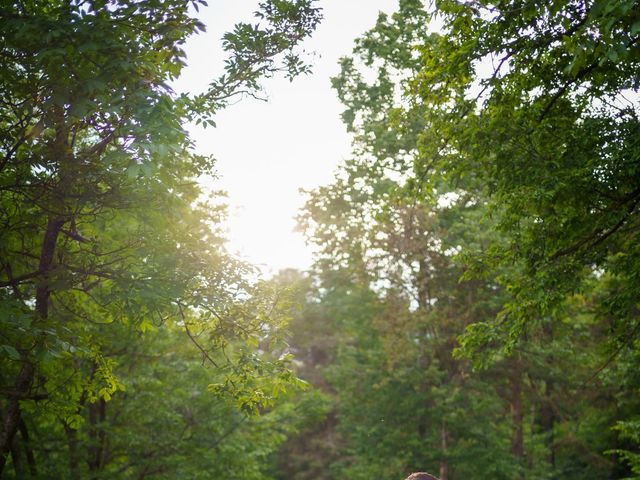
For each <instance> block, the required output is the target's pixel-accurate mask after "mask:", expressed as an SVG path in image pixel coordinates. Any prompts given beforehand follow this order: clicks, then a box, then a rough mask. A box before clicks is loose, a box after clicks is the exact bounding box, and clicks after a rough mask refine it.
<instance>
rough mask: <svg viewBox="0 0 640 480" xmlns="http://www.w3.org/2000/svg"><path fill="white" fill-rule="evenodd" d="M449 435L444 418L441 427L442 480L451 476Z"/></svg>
mask: <svg viewBox="0 0 640 480" xmlns="http://www.w3.org/2000/svg"><path fill="white" fill-rule="evenodd" d="M448 436H449V433H448V432H447V425H446V423H445V422H444V420H442V427H441V428H440V448H441V449H442V458H441V460H440V480H447V479H448V478H449V459H448V458H447V447H448Z"/></svg>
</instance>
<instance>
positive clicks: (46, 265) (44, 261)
mask: <svg viewBox="0 0 640 480" xmlns="http://www.w3.org/2000/svg"><path fill="white" fill-rule="evenodd" d="M62 225H64V221H63V220H60V219H59V218H57V217H55V218H54V217H53V216H50V217H49V220H48V221H47V230H46V231H45V234H44V240H43V243H42V249H41V251H40V263H39V266H38V271H39V273H40V275H41V277H40V278H39V279H38V281H39V284H38V287H37V288H36V306H35V307H36V313H37V319H38V320H40V321H42V320H46V319H47V317H48V316H49V297H50V295H51V292H50V290H49V285H48V278H47V277H48V274H49V273H50V272H51V267H52V264H53V256H54V253H55V249H56V242H57V240H58V235H59V233H60V229H61V228H62ZM34 375H35V367H34V365H33V363H32V362H31V360H29V359H28V358H26V354H22V368H21V369H20V373H19V374H18V378H17V379H16V382H15V385H14V389H13V392H12V394H11V396H10V398H9V406H8V408H7V413H6V416H5V418H4V425H3V429H2V434H1V435H0V476H2V472H3V470H4V466H5V464H6V460H7V455H8V454H9V451H10V450H11V444H12V442H13V438H14V437H15V434H16V431H17V430H18V424H19V422H20V400H21V399H23V398H25V397H26V396H28V394H29V391H30V390H31V384H32V383H33V378H34Z"/></svg>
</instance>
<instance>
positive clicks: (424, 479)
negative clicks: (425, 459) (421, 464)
mask: <svg viewBox="0 0 640 480" xmlns="http://www.w3.org/2000/svg"><path fill="white" fill-rule="evenodd" d="M406 480H438V479H437V478H436V477H434V476H433V475H429V474H428V473H425V472H416V473H412V474H411V475H409V476H408V477H407V478H406Z"/></svg>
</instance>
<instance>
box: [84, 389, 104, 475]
mask: <svg viewBox="0 0 640 480" xmlns="http://www.w3.org/2000/svg"><path fill="white" fill-rule="evenodd" d="M106 408H107V402H105V400H104V398H101V399H100V400H98V401H97V402H96V403H92V404H90V405H89V439H90V446H89V458H88V463H89V470H90V471H91V472H98V471H100V470H101V468H102V466H103V453H104V446H105V440H106V434H105V431H104V422H105V417H106Z"/></svg>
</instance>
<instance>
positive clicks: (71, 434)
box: [64, 422, 80, 480]
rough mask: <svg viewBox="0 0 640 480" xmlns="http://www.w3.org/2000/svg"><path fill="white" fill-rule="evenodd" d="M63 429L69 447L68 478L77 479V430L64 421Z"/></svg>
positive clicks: (78, 476)
mask: <svg viewBox="0 0 640 480" xmlns="http://www.w3.org/2000/svg"><path fill="white" fill-rule="evenodd" d="M64 431H65V433H66V434H67V445H68V447H69V478H70V480H79V479H80V474H79V470H78V466H79V463H80V458H79V456H78V432H77V430H75V429H73V428H71V427H70V426H69V425H68V424H67V423H66V422H65V423H64Z"/></svg>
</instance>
